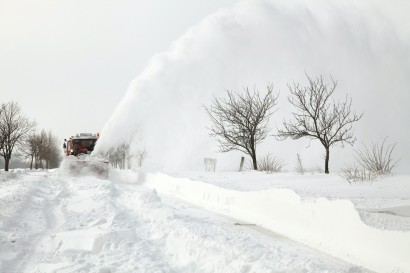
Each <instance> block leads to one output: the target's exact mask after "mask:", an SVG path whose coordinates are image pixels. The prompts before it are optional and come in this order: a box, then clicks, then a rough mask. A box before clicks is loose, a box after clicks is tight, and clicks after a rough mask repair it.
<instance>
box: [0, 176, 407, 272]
mask: <svg viewBox="0 0 410 273" xmlns="http://www.w3.org/2000/svg"><path fill="white" fill-rule="evenodd" d="M188 177H189V178H190V179H187V178H188ZM406 179H407V178H406V177H399V178H392V179H391V180H386V181H376V182H374V183H373V184H372V185H370V184H360V185H349V184H348V183H347V182H345V181H343V180H339V178H338V177H336V176H325V175H307V176H303V177H301V176H295V175H290V174H279V175H276V174H275V175H271V174H263V173H254V172H249V173H179V174H172V176H171V175H170V174H168V175H164V174H144V173H135V172H117V171H113V172H112V174H111V176H110V179H109V180H101V179H98V178H95V177H91V176H85V177H76V178H72V177H66V176H62V175H60V172H59V171H58V170H57V171H52V172H45V171H38V172H36V171H25V170H22V171H14V172H11V173H4V172H0V206H1V208H2V211H1V212H0V272H7V273H9V272H10V273H12V272H16V273H17V272H18V273H34V272H59V273H63V272H64V273H67V272H99V273H102V272H292V273H293V272H349V273H353V272H354V273H358V272H372V271H371V270H370V269H366V268H364V267H362V266H360V264H362V265H365V266H366V267H368V268H372V270H373V271H377V272H392V271H391V270H390V271H387V270H386V268H392V267H391V265H392V263H395V267H393V268H394V270H395V271H394V272H408V271H406V269H408V268H409V267H408V266H409V260H410V259H405V258H403V257H405V255H408V256H409V257H410V253H407V254H403V253H401V252H393V254H397V255H398V257H397V259H396V260H391V259H390V258H391V257H390V256H389V255H390V253H389V251H390V247H392V246H393V247H396V248H397V249H398V250H401V251H402V250H403V249H404V248H402V245H401V244H400V243H398V242H396V241H395V240H396V239H395V238H396V237H395V235H396V233H397V234H399V237H400V236H401V235H403V237H400V238H405V239H406V238H408V237H409V236H408V235H409V230H408V229H407V227H408V226H407V227H406V225H407V223H408V222H407V220H403V219H407V216H406V214H407V212H408V211H407V206H409V202H408V200H409V197H410V195H409V186H408V184H409V183H406ZM201 181H202V182H201ZM204 182H205V183H204ZM187 185H188V186H187ZM280 188H288V189H293V190H294V192H293V191H290V190H288V189H280ZM383 189H384V190H383ZM226 191H229V196H228V198H223V196H224V195H226V194H227V192H226ZM275 191H278V192H276V193H275ZM295 192H296V193H297V194H295ZM261 193H265V197H264V199H263V200H262V199H261V200H256V199H255V198H261V196H263V195H261ZM198 194H200V195H199V196H198ZM241 194H245V195H244V196H242V197H240V195H241ZM249 194H254V197H255V198H254V199H248V198H249ZM216 196H218V198H220V199H219V200H218V202H214V201H215V198H216ZM269 196H270V197H275V198H277V201H278V202H282V204H284V206H282V208H281V211H283V215H282V216H281V215H278V214H277V211H276V210H275V208H272V209H271V211H270V213H271V214H272V215H271V216H275V217H276V218H275V219H272V217H270V218H269V216H268V217H266V215H265V214H264V213H266V210H265V208H264V207H263V206H264V205H266V203H265V202H267V201H269V198H267V197H269ZM298 196H301V197H302V198H301V200H300V202H301V204H302V207H305V206H306V204H316V203H317V202H319V204H321V205H324V207H326V206H327V205H329V202H330V201H324V200H322V199H318V200H321V201H317V199H316V198H317V197H319V196H321V197H328V198H329V199H332V200H333V201H336V203H335V204H336V206H334V207H333V208H334V209H335V210H334V211H327V212H326V213H327V214H326V215H328V216H329V219H328V220H329V223H326V222H324V221H323V219H321V218H320V213H321V211H320V210H316V211H313V212H314V213H316V215H315V214H312V215H311V217H308V218H303V219H297V218H298V216H301V214H300V212H299V211H298V208H297V207H295V206H294V204H292V203H293V202H294V201H295V200H297V199H298V198H299V197H298ZM241 198H242V199H241ZM340 198H342V199H351V200H352V201H353V203H354V204H355V206H356V208H359V207H360V208H361V209H362V212H363V213H369V214H375V215H376V216H375V217H376V218H378V219H379V218H380V217H399V218H403V219H402V220H403V224H400V222H401V221H398V220H396V219H395V220H393V221H395V224H394V225H393V226H391V227H389V226H388V225H385V224H383V222H378V221H379V220H378V221H373V220H372V219H370V217H366V214H363V215H362V214H361V217H362V219H367V220H368V221H369V223H370V224H372V225H374V226H379V227H383V229H380V228H375V227H369V224H363V225H364V226H365V227H366V228H370V229H373V230H374V231H375V232H376V233H375V234H376V235H378V236H380V237H379V239H380V241H382V242H384V239H386V238H392V239H391V240H390V242H391V244H388V243H387V244H386V253H385V257H386V259H385V260H383V257H380V256H379V255H380V253H378V252H377V251H376V252H375V255H377V256H375V257H376V258H377V259H379V260H380V261H379V262H378V263H375V264H376V266H377V267H374V266H373V267H371V266H368V265H367V264H365V263H364V264H363V263H362V262H361V261H362V260H360V259H357V255H356V254H357V253H358V252H357V251H353V250H352V258H351V259H349V257H347V258H346V257H345V256H343V255H337V254H338V253H333V252H332V251H334V250H335V249H337V248H334V247H333V248H332V247H328V246H329V245H326V244H324V245H325V246H326V247H323V246H321V245H320V244H318V245H315V244H312V243H311V242H310V241H309V240H308V241H306V240H304V239H306V238H305V237H304V235H306V236H307V235H309V234H308V233H306V234H304V233H303V232H302V234H300V236H299V238H295V236H287V235H289V234H286V232H281V231H282V230H281V228H280V227H281V225H282V226H283V225H284V226H286V227H287V228H289V229H290V230H294V231H298V230H300V229H297V228H295V226H293V227H292V226H291V225H289V222H282V221H283V220H286V219H291V218H296V219H295V220H294V221H293V222H291V224H292V223H293V224H295V225H296V224H297V223H298V221H297V220H301V221H302V222H303V223H305V225H306V226H305V227H306V230H309V231H314V230H315V229H314V227H315V225H314V224H312V222H314V221H318V222H319V223H320V224H322V226H324V227H323V230H326V229H329V230H332V229H334V228H335V227H334V226H335V225H337V224H339V223H337V222H336V223H333V224H332V221H333V220H334V219H338V218H340V219H341V220H345V219H350V218H351V215H342V214H341V213H343V212H345V210H344V209H345V207H344V205H345V203H343V202H350V201H340V200H338V201H337V200H334V199H340ZM250 200H251V201H252V202H253V203H246V202H248V201H250ZM271 201H272V200H270V202H271ZM315 202H316V203H315ZM338 202H341V203H338ZM217 204H220V205H219V206H218V205H217ZM271 204H273V203H271ZM286 204H288V205H289V206H288V207H286V206H285V205H286ZM347 207H348V208H350V207H349V205H347ZM398 207H401V208H402V209H401V210H400V209H397V208H398ZM256 208H259V209H260V210H259V211H257V210H254V211H253V212H252V210H253V209H256ZM351 208H352V209H353V210H354V206H353V205H352V206H351ZM386 208H390V213H388V214H386V213H375V212H364V211H372V210H374V211H379V212H381V211H380V209H383V210H385V209H386ZM391 208H395V209H391ZM393 210H394V211H393ZM362 212H361V213H362ZM394 212H397V215H394V214H393V213H394ZM399 212H400V213H399ZM252 213H253V215H254V216H255V217H253V218H252V217H249V216H250V215H251V214H252ZM338 214H340V215H338ZM286 215H287V217H285V216H286ZM262 216H263V217H265V218H260V217H262ZM336 216H337V217H336ZM353 219H354V220H357V219H356V218H354V217H353ZM369 219H370V220H369ZM359 220H360V218H359ZM269 221H271V222H272V223H274V222H276V226H275V225H265V224H266V223H268V222H269ZM360 221H361V220H360ZM349 225H352V226H351V228H352V229H353V231H354V229H355V228H356V227H357V226H356V225H355V223H354V222H348V223H345V225H344V228H346V229H348V228H349ZM361 228H362V227H361V226H360V227H359V229H360V230H358V232H359V233H358V241H360V237H362V236H363V234H362V233H361V231H362V230H361ZM275 229H276V231H277V232H279V233H281V234H284V235H286V236H282V235H279V234H278V233H277V232H276V233H275V232H274V231H275ZM398 230H400V231H398ZM377 232H380V233H377ZM389 232H390V233H391V234H390V233H389ZM370 233H372V234H373V232H370ZM290 235H292V234H291V233H290ZM310 235H311V234H310ZM323 236H324V238H326V236H327V234H326V232H324V233H323ZM334 236H335V237H338V236H341V238H342V239H344V237H343V236H344V234H337V233H335V234H334ZM384 236H386V237H384ZM406 236H407V237H406ZM289 237H292V238H293V239H295V240H291V239H289ZM307 237H308V238H311V237H309V236H307ZM317 239H318V241H320V240H321V239H320V238H319V237H318V238H317ZM301 242H303V243H301ZM329 242H330V243H337V242H338V240H331V239H330V240H329ZM402 243H403V244H408V241H403V242H402ZM308 245H310V246H308ZM312 246H313V247H312ZM346 246H349V244H348V243H346ZM376 248H377V244H376ZM367 251H368V248H363V250H362V254H363V253H366V252H367ZM339 254H340V253H339ZM359 254H360V251H359ZM355 255H356V256H355ZM372 255H373V253H372V252H370V253H367V256H372ZM403 255H404V256H403ZM335 256H340V257H341V258H342V259H339V258H336V257H335ZM364 256H366V255H364ZM358 257H359V258H362V257H361V256H360V255H359V256H358ZM349 261H350V262H349ZM356 261H357V262H356ZM379 265H382V266H381V267H380V266H379ZM383 266H384V267H383ZM406 266H407V267H406Z"/></svg>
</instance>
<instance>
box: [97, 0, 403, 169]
mask: <svg viewBox="0 0 410 273" xmlns="http://www.w3.org/2000/svg"><path fill="white" fill-rule="evenodd" d="M409 9H410V7H409V3H408V2H406V1H394V3H393V2H389V4H388V5H386V4H385V3H384V2H383V1H366V2H357V1H338V0H334V1H324V0H323V1H320V0H318V1H309V2H308V3H303V2H302V1H296V0H294V1H280V0H266V1H263V0H256V1H244V2H242V3H240V4H238V5H237V6H235V7H234V8H232V9H230V10H222V11H219V12H217V13H215V14H212V15H210V16H208V17H207V18H206V19H204V20H203V21H202V22H200V23H199V24H198V25H196V26H195V27H193V28H191V29H190V30H188V31H187V33H186V34H184V35H183V36H182V37H180V38H179V39H178V40H176V41H175V42H174V43H173V44H172V46H171V47H170V49H169V50H168V51H166V52H162V53H159V54H157V55H156V56H154V57H153V58H152V60H151V61H150V62H149V64H148V66H147V67H146V69H145V70H144V71H143V72H142V73H141V74H140V75H139V76H138V77H137V78H136V79H135V80H134V81H133V82H132V84H131V85H130V87H129V90H128V92H127V93H126V95H125V97H124V98H123V100H122V102H121V103H120V104H119V105H118V107H117V109H116V111H115V112H114V114H113V115H112V116H111V118H110V120H109V121H108V122H107V123H106V125H105V127H104V129H103V133H102V136H101V138H100V140H99V143H98V146H97V150H100V151H104V150H107V149H109V148H110V147H111V146H112V145H116V144H118V143H121V142H123V141H131V142H132V145H131V146H132V149H133V150H134V151H138V150H141V149H145V150H146V152H147V154H148V158H147V160H146V166H148V167H150V168H155V169H168V170H171V169H174V170H175V169H199V168H202V162H203V158H204V157H216V158H218V168H219V169H232V166H235V168H237V165H239V159H235V160H234V161H232V158H231V157H232V156H235V157H236V156H237V155H235V154H229V155H221V154H218V155H216V154H215V151H217V146H216V143H215V142H214V141H212V140H210V138H209V136H208V133H209V132H208V130H207V129H206V127H207V126H209V120H208V117H207V116H206V114H205V111H204V110H203V105H208V104H209V102H210V99H211V97H212V95H213V94H215V96H223V95H224V90H225V89H234V90H240V89H241V88H242V87H244V86H250V87H253V86H255V87H256V88H257V89H259V90H260V91H263V90H264V88H265V86H266V85H267V84H269V83H273V84H274V86H275V89H276V91H279V90H280V92H281V96H280V103H279V109H280V111H279V112H277V113H276V114H275V116H274V118H273V120H272V121H271V122H272V128H275V127H276V126H275V124H276V125H277V126H280V122H281V121H282V119H283V117H285V116H286V115H288V114H289V112H290V109H288V107H289V106H288V104H287V100H286V97H287V95H288V90H287V83H288V82H291V81H293V80H295V81H300V82H301V83H302V84H305V83H306V79H305V75H304V74H305V72H306V73H308V74H309V75H311V76H316V75H320V74H323V75H324V76H325V77H328V76H329V75H332V76H333V78H335V79H337V80H338V82H339V85H338V88H337V92H336V93H337V96H339V97H341V98H344V96H345V94H351V95H352V98H353V108H354V109H355V110H357V112H364V113H365V116H364V118H363V119H362V120H361V121H360V123H359V124H358V125H357V127H356V135H357V136H358V139H359V141H363V142H370V141H373V140H374V141H379V140H380V139H383V138H384V137H385V136H386V132H394V136H395V137H393V136H391V139H392V141H393V142H398V143H399V147H400V148H399V149H398V150H399V151H398V153H399V154H398V155H397V156H398V157H399V158H402V161H401V166H403V167H402V170H401V171H407V170H406V169H405V166H406V165H408V164H409V163H410V155H409V153H408V152H406V151H409V150H410V143H409V142H408V141H407V139H408V138H409V137H410V136H409V129H408V127H406V126H403V124H409V123H410V112H409V111H410V110H409V108H408V107H407V106H406V105H405V104H407V103H408V101H410V93H409V92H408V86H410V78H409V77H408V73H409V71H410V51H409V50H408V48H409V46H410V38H409V37H410V28H409V27H408V26H409V23H408V20H407V14H406V12H405V11H406V10H409ZM374 136H380V139H378V138H375V137H374ZM113 143H115V144H113ZM312 145H316V144H315V143H312ZM317 145H318V146H317V147H318V148H317V149H310V150H309V152H307V151H306V149H305V148H306V142H304V141H296V142H295V141H289V142H282V143H280V145H278V144H277V143H275V141H274V139H273V138H271V139H268V140H266V141H265V143H264V144H263V145H262V146H260V148H259V152H260V153H263V152H264V151H265V152H268V151H269V152H274V153H275V154H277V155H279V156H281V157H282V158H284V159H285V160H289V159H292V160H294V158H295V157H296V153H297V152H298V153H300V154H302V156H303V157H304V159H305V160H307V161H309V162H313V163H312V164H317V165H321V164H322V159H321V154H322V152H323V151H322V147H320V144H317ZM331 156H332V162H331V164H333V165H332V166H331V168H332V167H333V168H334V167H335V166H341V165H342V166H344V163H345V162H343V164H342V162H341V160H342V158H343V157H345V156H346V155H345V154H343V153H338V155H336V154H332V155H331ZM344 160H346V158H344Z"/></svg>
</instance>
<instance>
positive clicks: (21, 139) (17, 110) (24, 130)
mask: <svg viewBox="0 0 410 273" xmlns="http://www.w3.org/2000/svg"><path fill="white" fill-rule="evenodd" d="M35 129H36V123H35V122H34V121H31V120H29V118H27V117H26V116H25V115H24V114H23V112H22V110H21V107H20V105H19V104H18V103H17V102H14V101H12V102H7V103H1V105H0V156H1V157H3V159H4V170H5V171H9V168H10V160H11V159H12V158H19V159H20V160H21V159H29V160H30V168H33V164H34V167H35V168H55V167H58V165H59V164H60V161H61V155H60V149H59V148H58V141H57V138H56V137H55V136H53V135H52V133H51V132H48V133H46V132H45V131H42V132H41V133H39V134H36V133H35Z"/></svg>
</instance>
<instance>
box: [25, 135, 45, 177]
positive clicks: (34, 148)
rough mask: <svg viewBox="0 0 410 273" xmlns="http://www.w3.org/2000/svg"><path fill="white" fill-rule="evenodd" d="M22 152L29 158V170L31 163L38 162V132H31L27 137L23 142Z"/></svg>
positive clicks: (39, 143) (39, 139)
mask: <svg viewBox="0 0 410 273" xmlns="http://www.w3.org/2000/svg"><path fill="white" fill-rule="evenodd" d="M22 150H23V154H24V155H25V156H26V158H28V159H29V160H30V170H32V169H33V164H34V163H35V162H38V160H39V158H40V151H41V138H40V136H39V135H38V134H35V133H34V134H31V135H29V136H28V137H27V139H26V141H25V143H24V144H23V149H22Z"/></svg>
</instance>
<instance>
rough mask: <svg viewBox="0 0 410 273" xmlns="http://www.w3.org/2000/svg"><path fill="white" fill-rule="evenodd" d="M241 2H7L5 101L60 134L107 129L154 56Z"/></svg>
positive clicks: (0, 84) (2, 8)
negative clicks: (204, 20)
mask: <svg viewBox="0 0 410 273" xmlns="http://www.w3.org/2000/svg"><path fill="white" fill-rule="evenodd" d="M235 2H236V1H235V0H201V1H192V0H173V1H164V0H149V1H148V0H123V1H110V0H89V1H81V0H70V1H50V0H39V1H31V0H0V102H7V101H10V100H14V101H17V102H19V103H20V105H21V106H22V109H23V111H24V112H25V113H26V114H27V115H28V116H29V117H30V118H33V119H35V120H36V121H37V123H38V128H40V129H41V128H44V129H47V130H49V129H51V130H52V131H53V132H54V133H55V134H57V135H58V137H60V138H65V137H68V136H69V135H71V134H75V133H78V132H96V131H99V130H101V129H102V127H103V126H104V123H105V122H106V121H107V119H108V118H109V117H110V116H111V114H112V113H113V111H114V109H115V107H116V106H117V104H118V103H119V101H120V100H121V99H122V97H123V96H124V94H125V92H126V90H127V87H128V84H129V83H130V82H131V81H132V80H133V79H134V78H135V77H136V76H137V75H138V74H139V73H140V72H141V71H142V70H143V68H144V67H145V66H146V64H147V62H148V60H149V59H150V57H151V56H153V55H154V54H155V53H157V52H160V51H163V50H166V49H167V48H168V47H169V45H170V43H171V42H172V41H173V40H175V39H177V38H178V37H179V36H181V35H182V34H183V33H184V32H185V31H186V30H187V29H188V28H189V27H191V26H193V25H195V24H196V23H198V22H199V21H201V19H202V18H204V17H206V15H208V14H210V13H212V12H214V11H216V10H218V9H220V8H223V7H229V6H231V5H233V4H234V3H235Z"/></svg>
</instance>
